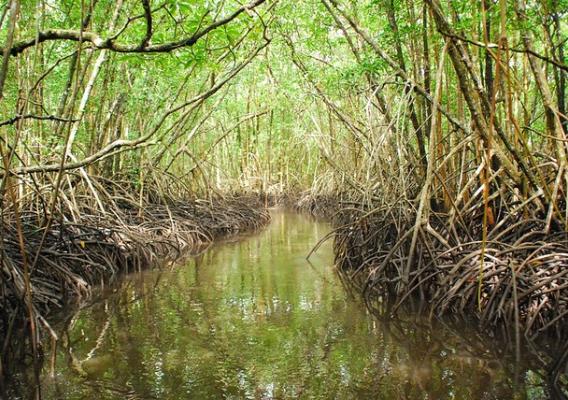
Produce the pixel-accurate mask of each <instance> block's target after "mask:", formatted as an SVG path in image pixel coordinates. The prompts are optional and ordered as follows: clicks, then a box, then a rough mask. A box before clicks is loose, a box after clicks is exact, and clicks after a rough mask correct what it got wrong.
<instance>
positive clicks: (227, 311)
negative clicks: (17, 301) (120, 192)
mask: <svg viewBox="0 0 568 400" xmlns="http://www.w3.org/2000/svg"><path fill="white" fill-rule="evenodd" d="M329 229H330V227H329V226H328V225H327V224H325V223H321V222H313V221H307V220H306V219H305V218H304V217H301V216H297V215H294V214H285V213H275V214H274V215H273V223H272V224H271V225H270V227H269V228H268V229H267V230H266V231H264V232H262V233H261V234H259V235H256V236H254V237H250V238H247V239H245V240H242V241H239V242H235V243H226V244H223V245H221V246H217V247H215V248H213V249H212V250H210V251H209V252H207V253H206V254H204V255H203V256H202V257H200V258H197V259H193V260H190V261H189V262H188V263H187V264H186V265H185V266H182V267H179V266H178V267H171V269H169V270H166V271H159V272H158V271H154V272H146V273H143V274H139V275H133V276H130V277H128V278H127V279H125V280H124V281H123V282H121V284H120V285H117V286H115V287H114V288H112V289H109V290H107V293H105V294H104V295H102V296H101V297H100V300H98V301H95V302H93V303H92V304H90V305H88V306H86V307H84V308H83V309H82V310H81V311H80V312H78V313H77V314H75V315H74V316H72V317H70V318H68V319H67V320H64V321H62V322H61V324H60V326H59V329H60V331H61V332H62V340H61V343H60V345H59V348H58V351H57V360H56V363H55V367H54V375H53V376H50V371H49V369H50V368H49V367H48V366H46V367H45V368H44V375H43V380H42V387H41V390H42V394H43V396H44V398H46V399H86V398H89V399H90V398H96V399H124V398H129V399H158V398H159V399H180V398H195V399H218V398H228V399H232V398H234V399H242V398H245V399H272V398H278V399H282V398H308V399H309V398H313V399H327V398H339V399H350V398H353V399H363V398H381V399H509V398H517V399H525V398H530V399H539V398H547V395H546V393H545V391H544V389H543V388H542V383H541V382H543V380H544V379H543V378H542V377H541V376H540V375H539V374H540V372H539V370H538V369H531V368H529V367H528V365H530V363H529V362H526V363H525V364H522V365H523V366H520V365H515V364H514V363H513V362H512V361H510V360H509V359H508V358H507V357H505V355H504V354H503V353H502V352H500V350H499V349H502V346H500V344H499V343H492V344H491V345H488V344H487V339H486V338H483V337H480V336H479V335H478V334H475V333H472V332H471V331H465V332H462V331H459V330H455V328H449V327H445V326H442V325H440V326H437V327H431V326H423V325H422V322H421V321H420V320H416V321H412V322H411V323H409V322H408V321H406V322H404V323H402V322H400V321H379V320H377V319H375V318H372V317H370V316H369V314H368V312H367V311H366V310H365V308H364V307H363V306H362V305H361V304H360V303H359V302H358V301H355V300H352V299H350V298H349V296H347V295H346V292H345V290H344V288H343V287H342V286H341V284H340V281H339V278H338V277H337V276H336V274H335V271H334V269H333V267H332V266H331V263H332V259H333V257H332V252H331V244H330V243H327V244H324V245H323V246H322V247H321V248H320V249H319V251H318V252H317V254H315V255H314V256H313V257H312V258H311V262H312V263H311V264H310V263H307V262H306V261H305V255H306V254H307V253H308V252H309V250H310V249H311V248H312V247H313V245H314V244H315V243H317V241H318V240H319V238H321V237H322V236H324V235H325V234H326V233H327V232H328V231H329ZM515 368H516V369H517V371H518V372H519V374H517V375H515V374H513V371H514V370H515ZM515 376H516V377H517V378H515ZM519 377H520V378H519ZM27 390H29V388H28V389H27ZM24 391H26V389H24Z"/></svg>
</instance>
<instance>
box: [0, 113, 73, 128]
mask: <svg viewBox="0 0 568 400" xmlns="http://www.w3.org/2000/svg"><path fill="white" fill-rule="evenodd" d="M21 119H37V120H40V121H58V122H75V121H76V120H75V119H65V118H61V117H57V116H55V115H34V114H25V115H16V116H15V117H12V118H10V119H7V120H5V121H2V122H0V127H2V126H5V125H13V124H15V123H16V122H18V121H19V120H21Z"/></svg>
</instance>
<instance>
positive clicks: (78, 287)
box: [0, 194, 270, 348]
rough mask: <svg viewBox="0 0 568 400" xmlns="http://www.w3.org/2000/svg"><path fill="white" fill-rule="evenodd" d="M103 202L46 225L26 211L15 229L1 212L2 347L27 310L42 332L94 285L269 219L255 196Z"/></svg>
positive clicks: (36, 214) (62, 215)
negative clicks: (21, 240)
mask: <svg viewBox="0 0 568 400" xmlns="http://www.w3.org/2000/svg"><path fill="white" fill-rule="evenodd" d="M107 200H108V201H107V202H106V203H105V206H106V207H105V208H106V210H105V212H101V210H100V209H99V208H98V207H95V206H93V207H87V206H84V207H82V208H81V209H79V210H73V209H70V208H67V209H62V210H59V211H58V216H57V218H53V220H52V221H51V222H50V223H49V224H47V225H46V224H45V221H44V218H43V215H44V214H42V212H41V210H34V209H33V208H32V207H30V208H29V209H28V210H27V211H26V212H23V213H21V215H20V216H19V218H20V220H19V221H20V226H21V232H19V231H18V224H16V223H14V219H15V218H16V217H15V216H14V215H12V216H6V215H5V218H4V221H5V224H4V226H3V246H2V260H1V269H0V343H2V344H3V345H4V348H6V346H7V343H8V342H9V341H10V339H11V338H12V337H13V336H14V332H15V330H16V329H17V327H18V326H22V325H24V326H28V324H27V322H26V321H28V322H29V318H30V309H31V310H32V312H31V317H32V318H34V320H35V322H36V323H35V324H34V325H35V326H36V327H41V326H42V325H43V326H45V327H46V328H47V329H48V330H49V326H48V324H47V322H46V321H45V319H44V317H43V316H45V315H47V314H48V313H49V312H50V311H52V310H54V309H57V308H60V307H61V306H63V305H64V304H65V302H67V301H68V300H69V299H71V298H78V297H79V298H80V297H84V296H87V295H89V293H90V291H91V288H92V287H93V286H94V285H97V284H101V283H108V282H111V281H113V280H114V279H115V278H116V277H117V276H118V275H119V274H122V273H127V272H132V271H139V270H142V269H144V268H147V267H149V266H152V265H159V263H162V262H169V261H173V260H176V259H178V258H180V257H182V256H183V255H185V254H188V253H189V254H191V253H197V252H201V251H203V250H204V249H206V248H207V247H208V246H209V245H211V243H212V242H213V241H215V240H217V239H220V238H222V237H226V236H230V235H236V234H239V233H244V232H248V231H252V230H256V229H259V228H261V227H263V226H264V225H266V224H267V223H268V222H269V221H270V214H269V213H268V211H266V210H265V209H264V207H263V206H262V203H261V202H260V200H259V199H258V198H257V197H256V198H252V197H247V198H238V197H234V198H216V199H210V200H187V201H181V200H178V201H168V202H161V203H151V202H147V201H146V202H144V203H143V205H142V207H139V204H137V203H136V202H134V201H133V199H132V198H128V197H126V196H124V194H121V196H120V199H117V198H111V197H109V198H108V199H107ZM61 207H62V208H63V206H61ZM77 211H78V212H77ZM76 215H80V219H79V218H77V217H76ZM10 217H11V218H12V220H10ZM20 233H21V235H22V236H23V238H24V241H25V243H24V248H23V249H24V251H22V246H21V245H20V243H19V240H18V238H19V235H20ZM28 287H29V288H30V292H29V293H31V296H30V295H29V293H28V292H27V288H28ZM29 299H31V302H32V304H28V303H29ZM18 321H19V323H18ZM28 328H29V326H28ZM30 333H33V332H30ZM35 335H37V337H38V341H39V338H40V335H39V333H38V332H37V331H36V332H35Z"/></svg>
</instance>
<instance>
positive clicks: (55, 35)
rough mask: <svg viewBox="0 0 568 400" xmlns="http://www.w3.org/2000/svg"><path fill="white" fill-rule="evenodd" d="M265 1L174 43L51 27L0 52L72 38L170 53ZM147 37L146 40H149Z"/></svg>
mask: <svg viewBox="0 0 568 400" xmlns="http://www.w3.org/2000/svg"><path fill="white" fill-rule="evenodd" d="M264 2H266V0H254V1H253V2H252V3H249V4H247V5H244V6H242V7H240V8H238V9H237V10H236V11H235V12H233V13H232V14H231V15H229V16H227V17H226V18H223V19H220V20H218V21H215V22H213V23H212V24H211V25H209V26H207V27H205V28H203V29H201V30H199V31H197V32H196V33H194V34H193V35H191V36H190V37H187V38H184V39H181V40H176V41H172V42H166V43H161V44H156V45H147V46H145V47H144V46H141V45H139V44H137V45H130V44H122V43H116V42H115V41H114V39H115V38H114V37H111V38H106V39H105V38H102V37H101V36H99V34H97V33H95V32H88V31H83V32H81V31H79V30H71V29H48V30H46V31H43V32H38V34H37V35H36V36H34V37H33V38H29V39H25V40H22V41H19V42H17V43H14V44H13V45H12V46H11V47H9V50H8V51H6V49H5V48H0V52H1V53H6V52H7V53H9V54H10V55H12V56H17V55H18V54H20V53H22V52H23V51H24V50H26V49H27V48H29V47H32V46H35V45H37V44H38V43H43V42H48V41H54V40H68V41H73V42H86V43H91V44H92V45H93V46H94V47H95V48H97V49H99V50H111V51H115V52H118V53H168V52H171V51H173V50H177V49H180V48H183V47H191V46H193V45H194V44H195V43H197V41H198V40H199V39H201V38H202V37H203V36H205V35H207V34H208V33H209V32H211V31H213V30H215V29H217V28H219V27H221V26H223V25H226V24H228V23H229V22H231V21H232V20H234V19H235V18H237V17H238V16H239V15H240V14H242V13H243V12H245V11H248V10H250V9H253V8H255V7H257V6H259V5H261V4H262V3H264ZM145 15H146V20H147V22H148V18H147V15H148V14H147V12H146V13H145ZM150 34H151V26H150ZM147 37H148V29H147V31H146V38H147ZM146 38H145V39H144V40H146ZM148 41H149V39H148Z"/></svg>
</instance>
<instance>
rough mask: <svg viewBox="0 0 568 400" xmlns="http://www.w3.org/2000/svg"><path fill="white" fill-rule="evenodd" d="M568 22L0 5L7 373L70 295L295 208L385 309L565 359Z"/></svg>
mask: <svg viewBox="0 0 568 400" xmlns="http://www.w3.org/2000/svg"><path fill="white" fill-rule="evenodd" d="M567 18H568V2H567V1H565V0H458V1H451V2H446V1H442V0H420V1H412V0H363V1H352V0H321V1H319V0H307V1H285V0H280V1H278V0H254V1H252V2H250V3H245V2H239V1H236V0H235V1H234V0H208V1H197V2H194V1H173V0H118V1H108V0H36V1H21V0H4V1H2V2H0V27H1V30H0V53H1V55H2V57H1V60H2V62H1V65H0V115H1V117H0V119H1V121H0V154H1V158H2V162H1V165H0V199H1V205H0V210H1V224H0V237H1V239H2V240H1V242H0V243H1V248H0V251H1V267H0V321H1V326H0V331H1V333H2V338H3V339H2V342H3V344H4V346H3V349H4V350H3V352H2V354H3V355H4V356H6V348H7V347H9V346H8V343H9V342H10V341H11V339H12V337H13V336H14V335H15V334H16V333H15V332H17V329H18V328H17V326H19V325H20V324H19V322H23V325H24V326H25V331H26V332H27V335H28V336H29V342H30V348H31V349H33V352H34V353H37V352H38V351H39V350H38V349H40V344H41V342H42V340H44V339H43V338H44V337H45V336H48V337H49V334H50V325H49V322H48V315H49V314H50V312H53V310H55V309H57V308H58V307H60V306H61V305H63V304H64V303H65V301H66V300H67V299H68V298H70V297H76V296H85V295H87V294H88V293H89V290H90V288H91V287H92V286H93V285H96V284H98V283H100V282H101V281H104V280H109V279H113V277H114V276H116V275H117V274H118V273H119V272H122V271H125V270H127V271H130V270H136V269H139V268H143V267H145V266H148V265H151V264H156V263H158V262H159V261H160V260H164V259H173V258H176V257H178V256H180V255H182V254H184V253H186V252H188V251H189V252H196V251H199V249H202V248H204V247H207V246H208V245H209V244H210V243H211V242H212V241H214V240H215V239H217V238H220V237H222V236H226V235H228V234H231V233H234V232H239V231H245V230H253V229H257V228H259V227H261V226H263V225H265V224H266V223H267V222H268V220H269V216H268V214H267V213H266V211H265V207H266V206H268V205H273V204H277V203H279V204H285V205H286V206H288V207H292V208H295V209H297V210H299V211H303V212H308V213H312V214H314V215H316V216H318V217H325V218H330V219H331V220H332V221H333V223H334V225H335V227H336V229H335V231H334V251H335V256H336V263H337V266H338V269H339V271H341V273H342V274H343V275H344V276H345V277H346V278H347V280H348V281H349V282H350V284H352V285H353V286H354V287H356V288H357V289H358V290H359V291H360V292H361V293H362V294H363V296H364V297H365V298H366V299H367V300H368V301H369V302H373V301H374V300H375V299H377V298H378V297H379V296H382V297H383V298H385V297H386V298H392V300H393V302H392V304H393V310H394V311H393V312H396V310H397V309H398V308H400V307H401V306H402V305H404V304H406V303H408V302H409V301H411V300H412V299H421V300H422V302H423V303H424V304H427V308H428V310H429V312H430V313H432V314H436V315H442V314H447V313H454V314H463V315H475V318H476V320H477V321H478V323H479V324H480V325H481V326H483V327H487V328H491V329H493V328H497V329H504V330H505V331H506V334H507V335H510V337H511V338H512V340H516V341H519V340H520V338H530V339H537V338H538V337H540V336H547V337H555V338H557V339H560V340H561V341H562V340H564V341H565V340H566V335H567V334H568V331H567V328H568V236H567V234H566V232H567V228H568V163H567V157H568V137H567V133H568V117H567V110H566V107H567V104H566V102H567V100H566V94H567V88H566V84H567V82H566V81H567V78H568V62H567V56H566V54H565V51H566V50H565V47H566V46H567V40H568V25H567V24H566V20H567ZM564 351H565V357H564V360H563V362H560V363H559V365H558V368H557V370H556V371H555V373H556V375H555V376H556V378H558V375H559V374H560V371H561V370H562V369H563V367H562V366H563V365H564V364H563V363H565V362H566V359H567V358H568V348H565V349H564ZM36 356H37V355H36ZM1 371H2V369H1V364H0V372H1Z"/></svg>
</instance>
